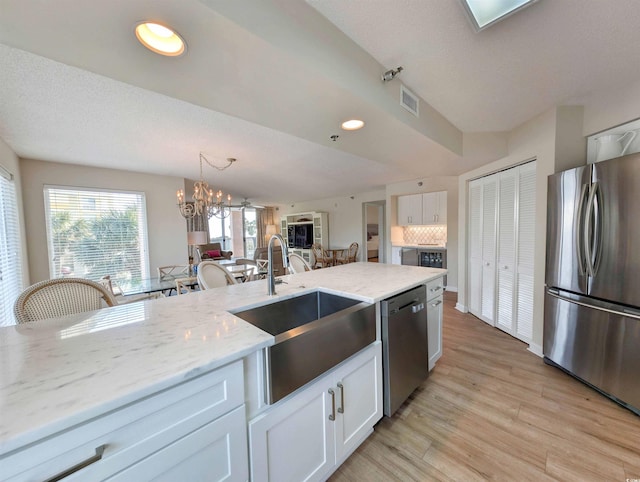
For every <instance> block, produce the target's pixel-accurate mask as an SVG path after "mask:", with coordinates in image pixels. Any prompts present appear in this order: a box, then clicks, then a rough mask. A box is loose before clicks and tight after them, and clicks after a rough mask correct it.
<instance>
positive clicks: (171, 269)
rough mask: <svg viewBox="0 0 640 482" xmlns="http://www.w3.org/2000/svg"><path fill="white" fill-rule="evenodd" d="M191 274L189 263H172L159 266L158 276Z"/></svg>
mask: <svg viewBox="0 0 640 482" xmlns="http://www.w3.org/2000/svg"><path fill="white" fill-rule="evenodd" d="M176 276H189V265H188V264H172V265H168V266H158V278H160V279H162V278H167V277H174V278H175V277H176Z"/></svg>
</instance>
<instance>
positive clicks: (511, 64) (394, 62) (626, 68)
mask: <svg viewBox="0 0 640 482" xmlns="http://www.w3.org/2000/svg"><path fill="white" fill-rule="evenodd" d="M635 7H637V4H636V2H635V1H634V0H618V1H616V3H615V8H614V7H613V6H612V5H611V3H610V2H602V1H600V0H563V1H562V2H558V1H550V0H540V1H539V2H538V3H536V4H534V5H533V6H531V7H529V8H527V9H525V10H523V11H521V12H519V13H517V14H515V15H513V16H511V17H509V18H508V19H506V20H505V21H503V22H500V23H498V24H496V25H495V26H493V27H491V28H489V29H487V30H485V31H482V32H480V33H475V32H474V31H473V30H472V29H471V27H470V24H469V22H468V20H467V18H466V17H465V15H466V14H465V12H464V9H463V8H462V6H461V5H460V4H459V3H458V2H457V1H454V0H448V1H445V0H402V1H401V0H395V1H392V0H387V1H372V0H351V1H348V2H345V1H344V0H309V1H308V2H304V1H302V0H235V1H231V2H230V1H225V0H202V1H197V0H180V1H178V0H101V1H91V2H86V1H82V0H63V1H58V2H45V1H36V0H0V137H2V138H3V139H4V140H5V141H6V142H7V143H8V144H9V145H10V146H11V147H12V148H13V149H14V151H15V152H16V153H17V154H18V155H19V156H21V157H27V158H36V159H42V160H50V161H58V162H69V163H77V164H87V165H95V166H101V167H113V168H118V169H128V170H133V171H139V172H150V173H158V174H165V175H172V176H179V177H187V178H192V179H195V178H197V177H198V167H199V164H198V153H199V152H201V151H202V152H204V153H205V154H206V155H207V157H209V158H210V159H212V160H214V162H215V161H218V162H219V163H220V164H222V163H223V161H224V159H225V158H227V157H236V158H238V162H237V163H236V164H234V166H233V167H231V168H229V169H228V170H226V171H224V172H222V173H219V172H218V171H215V170H212V169H208V170H207V168H206V167H205V178H207V179H208V180H209V181H210V182H211V183H212V184H213V185H214V186H216V187H222V188H223V189H225V190H228V191H231V192H232V193H233V194H234V195H235V196H241V197H249V198H250V199H252V200H254V201H256V202H260V203H269V202H290V201H291V202H293V201H303V200H310V199H319V198H326V197H333V196H341V195H347V194H352V193H355V192H362V191H367V190H374V189H378V188H380V187H381V186H384V185H385V184H388V183H390V182H395V181H402V180H408V179H413V178H416V177H424V176H428V175H458V174H460V173H462V172H465V171H467V170H469V169H472V168H475V167H477V166H479V165H481V164H483V163H485V162H488V161H490V160H493V158H495V157H498V156H500V155H501V151H500V148H498V149H497V150H495V151H494V152H492V151H491V150H489V152H487V151H484V152H483V153H482V154H480V153H479V152H473V151H471V150H468V149H466V147H465V149H463V145H465V144H464V139H465V135H467V134H468V133H477V132H490V131H508V130H510V129H512V128H514V127H516V126H517V125H519V124H521V123H522V122H524V121H526V120H527V119H529V118H531V117H533V116H534V115H536V114H538V113H540V112H543V111H545V110H547V109H548V108H550V107H552V106H554V105H558V104H561V103H563V102H566V101H567V100H568V99H571V98H572V97H575V96H579V95H582V94H586V93H588V92H590V91H593V90H597V89H606V88H614V87H615V86H616V85H624V84H625V83H630V82H632V81H635V80H638V79H640V69H639V64H638V60H637V59H638V56H637V53H636V52H635V50H636V49H637V45H639V44H640V29H638V28H637V25H638V24H639V20H640V18H639V15H638V9H637V8H635ZM141 20H156V21H159V22H162V23H165V24H168V25H170V26H172V27H173V28H175V29H176V30H177V31H178V32H180V34H181V35H182V36H183V37H184V38H185V39H186V41H187V44H188V49H187V53H186V55H183V56H181V57H177V58H166V57H161V56H159V55H156V54H154V53H152V52H150V51H148V50H146V49H145V48H144V47H142V46H141V45H140V44H139V43H138V42H137V40H136V38H135V35H134V34H133V28H134V26H135V24H136V23H137V22H138V21H141ZM399 65H402V66H403V67H404V70H403V72H402V73H401V74H400V75H399V76H398V77H397V78H396V79H395V80H393V81H390V82H382V80H381V79H380V76H381V74H382V73H383V72H384V71H386V70H388V69H390V68H395V67H397V66H399ZM401 82H402V83H404V84H405V85H406V86H407V87H409V88H410V89H411V90H412V91H413V92H414V93H416V94H418V95H419V96H420V97H421V98H422V101H421V105H420V117H419V118H416V117H414V116H413V115H412V114H410V113H409V112H407V111H406V110H404V109H403V108H402V107H401V106H400V105H399V96H400V83H401ZM352 117H357V118H361V119H363V120H364V121H365V122H366V125H365V128H363V129H362V130H360V131H356V132H345V131H342V130H341V129H340V127H339V125H340V123H341V122H342V121H343V120H346V119H348V118H352ZM333 134H337V135H339V138H338V139H337V141H335V142H334V141H332V140H331V138H330V137H331V136H332V135H333ZM492 138H495V136H492ZM476 139H477V136H476Z"/></svg>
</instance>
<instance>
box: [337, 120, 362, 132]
mask: <svg viewBox="0 0 640 482" xmlns="http://www.w3.org/2000/svg"><path fill="white" fill-rule="evenodd" d="M363 127H364V121H361V120H360V119H351V120H348V121H344V122H343V123H342V128H343V129H344V130H345V131H357V130H358V129H362V128H363Z"/></svg>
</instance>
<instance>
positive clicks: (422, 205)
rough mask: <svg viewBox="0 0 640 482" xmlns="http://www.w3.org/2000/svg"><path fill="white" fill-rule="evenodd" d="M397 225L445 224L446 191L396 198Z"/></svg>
mask: <svg viewBox="0 0 640 482" xmlns="http://www.w3.org/2000/svg"><path fill="white" fill-rule="evenodd" d="M398 224H399V225H400V226H412V225H423V226H424V225H433V224H447V191H440V192H428V193H425V194H411V195H408V196H398Z"/></svg>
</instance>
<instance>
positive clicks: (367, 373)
mask: <svg viewBox="0 0 640 482" xmlns="http://www.w3.org/2000/svg"><path fill="white" fill-rule="evenodd" d="M372 348H373V349H368V350H367V351H365V352H363V353H361V354H360V355H358V356H357V357H356V358H355V359H354V360H353V361H352V362H350V363H349V365H348V366H346V367H344V369H342V370H340V372H338V373H336V379H337V382H336V384H335V388H334V390H335V392H336V411H337V416H336V461H337V462H338V463H341V462H342V460H343V459H344V458H346V457H348V456H349V455H350V454H351V452H353V451H354V450H355V449H356V447H357V446H358V445H360V443H361V442H362V440H363V439H364V438H365V437H366V436H367V434H368V433H369V432H370V431H371V428H372V427H373V426H374V425H375V424H376V422H377V421H378V420H380V419H381V418H382V344H381V343H380V342H377V343H376V344H375V345H374V346H373V347H372Z"/></svg>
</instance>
